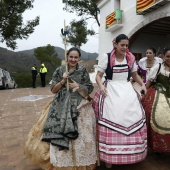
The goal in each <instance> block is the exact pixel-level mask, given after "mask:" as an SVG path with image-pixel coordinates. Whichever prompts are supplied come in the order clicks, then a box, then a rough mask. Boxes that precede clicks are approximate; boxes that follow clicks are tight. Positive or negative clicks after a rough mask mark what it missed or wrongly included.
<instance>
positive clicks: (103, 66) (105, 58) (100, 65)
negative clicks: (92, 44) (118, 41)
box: [97, 54, 138, 73]
mask: <svg viewBox="0 0 170 170" xmlns="http://www.w3.org/2000/svg"><path fill="white" fill-rule="evenodd" d="M118 64H127V61H126V57H124V59H123V61H122V62H118V61H117V60H116V59H115V65H118ZM107 65H108V55H107V54H104V55H103V56H102V57H101V58H100V60H99V62H98V67H97V70H98V71H100V72H102V73H104V72H105V70H106V68H107ZM137 67H138V66H137V64H136V62H135V63H134V64H133V67H132V69H131V73H133V72H135V71H137Z"/></svg>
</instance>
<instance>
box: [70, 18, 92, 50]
mask: <svg viewBox="0 0 170 170" xmlns="http://www.w3.org/2000/svg"><path fill="white" fill-rule="evenodd" d="M86 25H87V23H86V21H85V20H84V19H81V20H80V21H75V20H73V21H71V22H70V30H69V34H68V35H67V42H68V43H69V44H71V45H73V46H74V47H77V48H80V47H81V46H82V44H85V43H86V42H87V40H88V39H87V35H94V34H95V32H94V31H92V30H88V29H87V26H86Z"/></svg>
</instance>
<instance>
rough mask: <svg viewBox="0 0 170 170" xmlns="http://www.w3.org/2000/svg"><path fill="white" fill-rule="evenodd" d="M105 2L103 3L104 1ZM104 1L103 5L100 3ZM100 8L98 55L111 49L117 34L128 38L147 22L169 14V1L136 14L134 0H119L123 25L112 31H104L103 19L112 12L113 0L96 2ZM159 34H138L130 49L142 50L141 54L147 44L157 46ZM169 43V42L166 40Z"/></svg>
mask: <svg viewBox="0 0 170 170" xmlns="http://www.w3.org/2000/svg"><path fill="white" fill-rule="evenodd" d="M104 2H105V3H104ZM102 3H104V5H101V4H102ZM98 7H99V9H100V23H101V26H100V28H99V57H101V56H102V55H103V54H104V53H107V52H109V51H111V50H112V48H113V47H112V40H113V38H114V37H116V36H117V35H119V34H122V33H123V34H126V35H127V36H128V37H129V38H130V37H131V36H132V35H133V34H135V33H136V32H137V31H138V30H139V29H141V28H142V27H144V26H145V25H147V24H149V23H150V22H152V21H155V20H157V19H160V18H163V17H167V16H170V3H168V4H166V5H164V6H163V7H161V8H158V9H156V10H154V11H152V12H150V13H148V14H145V15H137V14H136V0H128V1H125V0H120V9H121V10H123V13H122V24H123V27H122V28H119V29H117V30H115V31H114V32H106V30H105V19H106V16H107V15H109V14H110V13H112V12H113V11H114V10H115V3H114V0H101V1H100V2H99V4H98ZM145 38H147V43H146V42H144V40H145ZM158 42H159V36H152V35H149V36H148V37H147V35H140V36H139V37H138V39H137V40H135V42H133V44H134V45H132V46H131V50H132V51H135V52H138V50H140V51H142V53H143V55H144V53H145V49H146V48H147V47H148V46H149V47H150V46H154V47H156V48H158ZM167 42H168V41H167V37H165V41H164V42H163V44H162V47H164V46H165V44H167ZM168 43H169V44H170V42H168ZM143 48H144V49H143Z"/></svg>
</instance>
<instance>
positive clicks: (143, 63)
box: [138, 57, 163, 83]
mask: <svg viewBox="0 0 170 170" xmlns="http://www.w3.org/2000/svg"><path fill="white" fill-rule="evenodd" d="M162 62H163V61H162V59H161V58H159V57H154V63H153V66H155V65H157V64H158V63H162ZM153 66H152V67H153ZM150 69H151V68H150V67H148V66H147V57H143V58H142V59H140V60H139V62H138V74H139V75H140V76H141V77H142V78H143V82H144V83H146V82H147V80H148V75H149V72H150Z"/></svg>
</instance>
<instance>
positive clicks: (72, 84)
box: [69, 79, 79, 89]
mask: <svg viewBox="0 0 170 170" xmlns="http://www.w3.org/2000/svg"><path fill="white" fill-rule="evenodd" d="M71 81H72V83H69V89H74V88H76V89H77V88H79V84H78V83H76V82H75V81H74V80H73V79H71Z"/></svg>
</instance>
